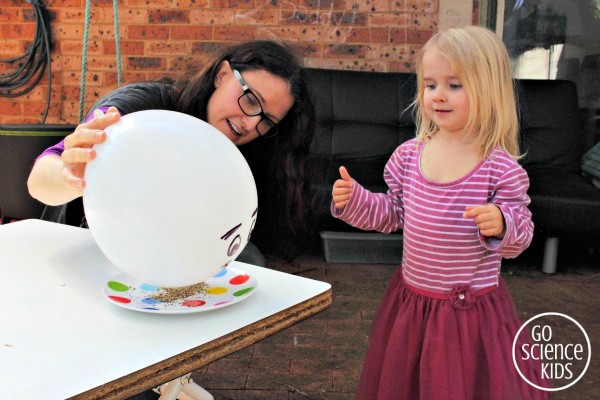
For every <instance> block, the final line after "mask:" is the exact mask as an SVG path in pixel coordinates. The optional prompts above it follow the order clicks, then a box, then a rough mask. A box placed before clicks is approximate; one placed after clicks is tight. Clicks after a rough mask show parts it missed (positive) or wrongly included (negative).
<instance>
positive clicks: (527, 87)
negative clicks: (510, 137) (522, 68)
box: [515, 79, 585, 172]
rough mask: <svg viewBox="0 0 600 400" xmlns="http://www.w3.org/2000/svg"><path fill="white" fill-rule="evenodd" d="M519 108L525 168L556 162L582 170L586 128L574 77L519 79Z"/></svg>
mask: <svg viewBox="0 0 600 400" xmlns="http://www.w3.org/2000/svg"><path fill="white" fill-rule="evenodd" d="M515 86H516V89H517V96H518V102H519V109H520V113H519V114H520V115H519V117H520V128H521V151H522V152H524V153H525V157H524V158H523V159H522V160H521V162H522V165H523V166H524V167H525V169H527V168H529V167H533V166H556V167H560V168H561V169H562V170H564V171H570V172H579V171H580V168H581V166H580V163H581V155H582V153H583V147H584V145H585V132H584V130H583V128H582V126H581V122H580V119H579V109H578V105H577V86H576V85H575V83H574V82H571V81H561V80H533V79H521V80H517V81H516V84H515Z"/></svg>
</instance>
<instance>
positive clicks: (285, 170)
mask: <svg viewBox="0 0 600 400" xmlns="http://www.w3.org/2000/svg"><path fill="white" fill-rule="evenodd" d="M223 61H228V62H229V63H230V64H231V65H232V66H234V67H235V68H236V69H237V70H239V71H240V72H243V71H255V70H264V71H268V72H270V73H271V74H273V75H276V76H278V77H280V78H282V79H284V80H285V81H286V82H288V83H289V85H290V89H291V93H292V96H293V98H294V104H293V106H292V108H291V109H290V111H289V112H288V113H287V114H286V116H285V117H284V118H283V120H281V122H280V123H279V124H278V128H279V134H278V135H277V136H275V137H272V138H269V139H263V138H257V139H256V140H253V141H252V142H250V143H247V144H245V145H243V146H240V151H241V152H242V154H244V156H245V157H246V160H247V161H248V164H249V165H250V168H251V169H252V172H253V174H254V179H255V180H256V186H257V190H258V199H259V212H258V221H257V224H256V227H255V229H254V231H253V234H252V241H253V242H254V243H256V244H257V245H258V247H259V248H260V249H261V250H262V251H263V252H266V253H267V254H269V253H271V254H274V255H277V256H280V257H284V258H286V259H293V258H294V257H295V256H297V255H298V254H299V253H300V252H301V251H302V250H304V249H305V247H306V246H308V245H310V244H311V242H312V240H313V238H312V237H311V235H310V230H309V229H308V225H309V218H310V212H309V209H310V207H309V203H310V199H309V188H308V182H307V176H306V174H307V171H306V170H307V156H308V151H309V147H310V144H311V142H312V139H313V135H314V106H313V102H312V97H311V94H310V92H309V88H308V83H307V80H306V75H305V71H304V69H303V67H302V63H301V61H300V60H299V58H298V56H297V55H296V54H295V52H294V51H293V50H292V49H291V48H290V47H289V46H288V45H287V44H285V43H282V42H276V41H271V40H254V41H249V42H243V43H239V44H236V45H233V46H230V47H226V48H224V49H222V50H221V51H219V52H218V53H217V54H215V57H214V60H213V62H211V63H210V64H209V65H208V67H207V68H206V69H204V70H203V71H201V72H199V73H198V74H197V75H196V76H195V77H193V78H192V79H191V80H189V81H185V82H183V81H182V82H178V83H177V84H176V86H175V92H174V99H175V100H174V102H175V110H176V111H180V112H184V113H186V114H190V115H193V116H196V117H198V118H200V119H202V120H206V119H207V116H206V110H207V104H208V100H209V99H210V97H211V96H212V94H213V92H214V91H215V84H214V83H215V79H216V75H217V73H218V71H219V67H220V66H221V63H222V62H223Z"/></svg>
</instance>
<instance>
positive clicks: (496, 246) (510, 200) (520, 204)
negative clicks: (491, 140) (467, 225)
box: [481, 165, 533, 258]
mask: <svg viewBox="0 0 600 400" xmlns="http://www.w3.org/2000/svg"><path fill="white" fill-rule="evenodd" d="M528 188H529V177H528V176H527V173H526V172H525V170H524V169H523V168H522V167H521V166H519V165H517V166H516V168H514V169H511V170H507V171H505V172H504V173H503V174H502V175H501V176H500V178H499V180H498V182H497V183H496V186H495V188H494V195H493V197H492V204H493V205H495V206H496V207H498V209H499V210H500V211H501V212H502V217H503V220H504V230H503V231H504V237H503V238H502V239H493V238H487V239H486V238H484V237H481V239H482V242H483V244H484V246H486V247H487V248H489V249H492V250H495V251H497V252H498V253H499V254H500V255H501V256H502V257H504V258H515V257H517V256H518V255H519V254H521V253H522V252H523V251H524V250H525V249H526V248H527V247H529V244H530V243H531V240H532V238H533V221H532V220H531V211H529V208H527V206H528V205H529V203H530V202H531V200H530V198H529V196H528V195H527V189H528Z"/></svg>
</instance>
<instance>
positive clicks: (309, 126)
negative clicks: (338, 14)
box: [28, 40, 314, 259]
mask: <svg viewBox="0 0 600 400" xmlns="http://www.w3.org/2000/svg"><path fill="white" fill-rule="evenodd" d="M148 109H164V110H172V111H178V112H182V113H185V114H189V115H192V116H194V117H197V118H200V119H202V120H204V121H206V122H208V123H210V124H211V125H213V126H214V127H215V128H217V129H218V130H219V131H221V132H222V133H223V134H224V135H225V136H227V137H228V138H229V139H230V140H231V141H232V142H233V143H234V144H236V145H237V146H241V147H240V151H241V152H242V153H243V154H244V156H245V157H246V160H247V161H248V164H249V165H250V168H251V169H252V172H253V174H254V177H255V180H256V185H257V190H258V198H259V210H268V211H269V214H270V215H268V218H265V217H266V216H267V213H266V212H264V213H259V217H258V218H259V219H258V221H257V224H256V227H255V229H254V231H253V242H254V243H257V244H258V245H259V247H260V248H261V249H262V250H263V251H266V252H268V253H272V254H275V255H278V256H282V257H285V258H288V259H291V258H293V257H294V256H296V255H297V254H298V252H299V251H300V250H302V247H303V245H307V244H309V243H310V238H309V231H308V229H307V217H308V213H307V211H308V206H307V204H306V202H307V200H308V186H307V180H306V175H305V169H306V158H307V154H308V150H309V146H310V143H311V141H312V137H313V133H314V108H313V104H312V100H311V96H310V94H309V90H308V86H307V82H306V78H305V74H304V71H303V69H302V65H301V63H300V61H299V60H298V58H297V56H296V55H295V54H294V53H293V51H292V50H291V49H290V48H289V47H288V46H287V45H285V44H283V43H279V42H274V41H268V40H256V41H250V42H245V43H240V44H237V45H233V46H231V47H228V48H225V49H223V50H222V51H220V52H219V53H218V54H216V56H215V58H214V61H213V62H212V63H210V64H209V66H208V67H207V68H206V69H205V70H203V71H201V72H199V73H198V74H197V75H196V76H194V77H193V78H192V79H191V80H189V81H178V82H176V83H171V82H169V81H161V82H153V83H136V84H130V85H126V86H122V87H121V88H119V89H117V90H115V91H114V92H112V93H110V94H109V95H108V96H106V97H105V98H103V99H101V100H100V101H98V102H97V103H96V104H95V105H94V106H93V107H92V112H91V114H90V115H89V116H88V119H87V121H86V122H84V123H82V124H80V125H79V126H77V128H76V129H75V131H74V132H73V133H72V134H71V135H69V136H67V137H66V138H65V140H64V141H63V142H61V143H59V144H57V145H56V146H53V147H51V148H49V149H47V150H46V151H44V153H42V155H41V156H40V157H38V159H37V160H36V163H35V165H34V167H33V169H32V171H31V174H30V176H29V179H28V188H29V192H30V194H31V196H33V197H34V198H36V199H37V200H39V201H41V202H42V203H45V204H48V205H61V204H65V203H68V202H70V201H71V200H74V199H76V198H78V197H81V196H82V193H83V188H84V187H85V181H84V180H83V175H84V172H85V166H86V164H87V163H88V162H90V161H92V160H93V159H94V157H95V151H94V149H93V148H92V146H93V145H94V144H97V143H102V142H104V141H105V140H106V133H105V132H104V129H105V128H106V127H107V126H109V125H111V124H113V123H115V122H116V121H118V120H119V118H120V116H121V115H124V114H128V113H131V112H134V111H141V110H148ZM98 110H100V111H102V112H100V111H98ZM257 138H258V139H259V140H256V141H255V139H257ZM158 151H160V149H157V152H158ZM261 216H262V217H263V218H261Z"/></svg>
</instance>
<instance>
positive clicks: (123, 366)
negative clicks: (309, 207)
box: [0, 220, 331, 400]
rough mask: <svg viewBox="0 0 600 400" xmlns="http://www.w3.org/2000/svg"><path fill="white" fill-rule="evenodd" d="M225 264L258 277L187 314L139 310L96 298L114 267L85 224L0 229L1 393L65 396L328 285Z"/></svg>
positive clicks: (33, 222) (249, 322) (15, 399)
mask: <svg viewBox="0 0 600 400" xmlns="http://www.w3.org/2000/svg"><path fill="white" fill-rule="evenodd" d="M234 266H235V267H236V268H239V269H241V270H244V271H246V272H248V273H249V274H250V275H253V276H255V277H256V278H257V280H258V287H257V289H256V293H254V294H253V295H252V296H250V297H249V298H248V299H246V300H244V301H241V302H239V303H237V304H234V305H231V306H229V307H224V308H220V309H216V310H212V311H207V312H199V313H193V314H177V315H166V314H150V313H142V312H137V311H132V310H127V309H123V308H121V307H118V306H116V305H114V304H111V303H109V302H108V301H107V300H106V299H105V298H104V296H103V294H102V287H103V285H104V284H105V283H106V282H107V281H108V280H110V279H111V278H113V277H114V276H115V275H117V274H118V273H120V272H121V271H120V270H118V269H117V268H116V267H114V266H113V265H112V264H110V262H109V261H108V260H107V259H106V258H105V257H104V255H103V254H102V253H101V251H100V250H99V248H98V247H97V246H96V244H95V242H94V240H93V239H92V237H91V234H90V232H89V231H88V230H86V229H81V228H75V227H71V226H67V225H59V224H55V223H51V222H44V221H40V220H26V221H20V222H14V223H11V224H7V225H2V226H0V285H1V286H0V288H1V289H0V398H2V399H11V400H18V399H27V400H30V399H36V398H43V399H64V398H68V397H72V396H75V395H77V394H80V393H82V392H85V391H88V390H90V389H92V388H96V387H98V386H102V385H106V384H107V383H109V382H112V381H114V380H116V379H118V378H121V377H123V376H126V375H129V374H132V373H133V372H135V371H139V370H142V369H145V368H147V367H149V366H152V365H153V364H156V363H160V362H162V361H163V360H165V359H168V358H170V357H173V356H175V355H178V354H181V353H183V352H186V351H189V350H190V349H194V348H197V347H198V346H201V345H203V344H206V343H209V342H211V341H214V340H215V339H218V338H221V337H223V336H226V335H228V334H231V333H232V332H234V331H237V330H239V329H240V328H243V327H247V326H249V325H252V324H255V323H256V322H257V321H261V320H264V319H265V318H267V317H269V316H272V315H274V314H277V313H280V312H282V311H283V310H286V309H289V308H290V307H293V306H294V305H297V304H298V303H302V302H304V301H306V300H308V299H311V298H313V297H315V296H318V295H320V294H322V293H324V292H328V291H330V288H331V286H330V285H329V284H327V283H324V282H319V281H315V280H311V279H307V278H303V277H298V276H294V275H291V274H286V273H282V272H278V271H273V270H269V269H266V268H261V267H257V266H253V265H249V264H243V263H238V262H235V263H234ZM242 347H243V346H242ZM188 372H191V370H190V371H188Z"/></svg>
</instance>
